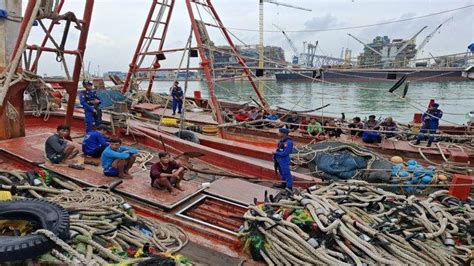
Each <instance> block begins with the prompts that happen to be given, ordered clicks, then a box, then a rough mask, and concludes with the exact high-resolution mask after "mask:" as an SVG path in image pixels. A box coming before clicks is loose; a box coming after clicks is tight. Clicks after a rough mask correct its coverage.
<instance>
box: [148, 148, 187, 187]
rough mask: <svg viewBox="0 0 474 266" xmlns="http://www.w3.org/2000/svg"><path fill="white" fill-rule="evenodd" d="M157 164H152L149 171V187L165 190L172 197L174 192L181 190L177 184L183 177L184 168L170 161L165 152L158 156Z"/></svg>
mask: <svg viewBox="0 0 474 266" xmlns="http://www.w3.org/2000/svg"><path fill="white" fill-rule="evenodd" d="M158 157H159V159H160V161H159V162H157V163H155V164H153V165H152V166H151V170H150V178H151V186H152V187H155V188H163V187H164V188H166V189H167V190H168V191H169V192H171V193H172V194H173V195H176V194H177V191H176V190H175V188H176V189H178V190H181V191H183V189H182V188H181V186H180V185H179V183H180V182H181V180H182V179H183V176H184V167H182V166H180V165H179V164H178V163H176V162H175V161H173V160H171V158H170V155H169V154H168V153H167V152H160V153H159V154H158Z"/></svg>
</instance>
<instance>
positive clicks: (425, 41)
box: [413, 17, 453, 62]
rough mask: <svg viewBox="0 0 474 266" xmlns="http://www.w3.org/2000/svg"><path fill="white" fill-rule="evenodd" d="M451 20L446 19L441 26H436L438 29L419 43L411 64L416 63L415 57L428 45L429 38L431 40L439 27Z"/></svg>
mask: <svg viewBox="0 0 474 266" xmlns="http://www.w3.org/2000/svg"><path fill="white" fill-rule="evenodd" d="M451 19H453V17H450V18H448V19H447V20H445V21H443V22H442V23H441V24H439V25H438V27H436V28H435V29H434V30H433V31H432V32H431V33H430V34H428V35H427V36H426V37H425V39H424V40H423V41H422V42H421V44H420V45H418V47H417V50H416V53H415V57H413V62H415V61H416V58H417V56H418V55H419V54H420V52H421V51H422V50H423V48H425V46H426V44H428V43H429V42H430V40H431V38H433V36H434V35H435V34H436V32H438V31H439V29H441V27H442V26H443V24H445V23H446V22H448V21H450V20H451Z"/></svg>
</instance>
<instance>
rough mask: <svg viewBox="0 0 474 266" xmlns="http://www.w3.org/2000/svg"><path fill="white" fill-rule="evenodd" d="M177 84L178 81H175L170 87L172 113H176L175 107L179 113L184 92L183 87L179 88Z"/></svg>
mask: <svg viewBox="0 0 474 266" xmlns="http://www.w3.org/2000/svg"><path fill="white" fill-rule="evenodd" d="M178 84H179V82H177V81H175V82H174V85H173V87H171V97H173V115H175V114H176V109H178V114H181V109H183V99H184V93H183V89H181V87H180V86H178Z"/></svg>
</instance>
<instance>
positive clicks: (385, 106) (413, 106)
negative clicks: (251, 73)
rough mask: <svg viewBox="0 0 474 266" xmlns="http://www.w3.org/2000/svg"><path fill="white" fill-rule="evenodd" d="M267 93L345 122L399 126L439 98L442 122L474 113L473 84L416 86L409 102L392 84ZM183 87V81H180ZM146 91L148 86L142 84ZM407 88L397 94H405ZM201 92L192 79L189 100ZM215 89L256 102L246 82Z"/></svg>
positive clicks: (305, 86)
mask: <svg viewBox="0 0 474 266" xmlns="http://www.w3.org/2000/svg"><path fill="white" fill-rule="evenodd" d="M171 83H172V82H171V81H155V83H154V91H155V92H163V93H168V92H169V87H170V86H171ZM264 84H265V85H264V88H263V93H264V95H265V98H266V99H267V101H268V102H269V104H270V105H272V106H273V107H275V106H280V107H284V108H287V109H292V110H310V109H315V108H318V107H320V106H323V105H326V104H330V105H329V106H328V107H326V108H324V109H322V110H319V111H317V112H316V113H317V114H323V115H328V116H335V117H340V116H341V113H345V114H346V118H351V117H354V116H360V117H361V118H362V119H364V118H365V117H367V116H369V115H371V114H374V115H376V116H377V117H387V116H392V117H393V118H394V119H395V120H397V121H400V122H409V121H411V120H412V118H413V114H414V113H416V112H422V111H424V110H426V106H427V105H428V102H429V101H430V99H435V100H436V102H438V103H439V104H440V109H442V110H443V111H444V116H443V119H444V120H445V121H443V122H442V123H446V124H447V123H448V122H453V123H456V124H465V123H466V121H467V113H469V112H470V111H474V83H473V82H471V81H456V82H411V83H410V84H409V88H408V93H407V96H406V98H405V99H401V98H400V97H398V96H397V95H394V94H391V93H389V92H388V90H389V88H390V87H391V86H392V85H393V84H394V83H393V82H370V83H344V84H322V83H320V82H295V81H292V82H277V81H265V82H264ZM180 86H181V87H182V88H183V89H184V81H180ZM142 87H145V86H143V85H142ZM403 89H404V86H402V87H401V88H399V89H398V90H397V91H396V93H398V94H402V91H403ZM195 90H200V91H201V93H202V96H203V98H207V97H209V92H208V89H207V83H206V82H200V81H189V82H188V89H187V93H186V94H187V96H193V92H194V91H195ZM215 91H216V94H217V97H218V98H219V99H220V100H229V101H234V102H238V103H245V102H251V101H252V100H251V99H250V96H252V97H253V98H254V99H257V97H256V95H255V93H254V92H253V89H252V87H251V86H250V84H249V82H247V81H224V82H216V86H215Z"/></svg>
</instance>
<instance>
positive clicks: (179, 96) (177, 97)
mask: <svg viewBox="0 0 474 266" xmlns="http://www.w3.org/2000/svg"><path fill="white" fill-rule="evenodd" d="M171 96H172V97H173V100H174V101H182V100H183V89H181V87H173V88H172V90H171Z"/></svg>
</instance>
